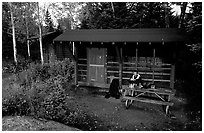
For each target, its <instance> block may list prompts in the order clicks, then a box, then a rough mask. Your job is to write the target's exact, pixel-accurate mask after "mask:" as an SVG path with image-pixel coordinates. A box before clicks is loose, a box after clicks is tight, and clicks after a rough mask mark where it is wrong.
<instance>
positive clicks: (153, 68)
mask: <svg viewBox="0 0 204 133" xmlns="http://www.w3.org/2000/svg"><path fill="white" fill-rule="evenodd" d="M154 69H155V48H154V49H153V75H152V79H153V83H154Z"/></svg>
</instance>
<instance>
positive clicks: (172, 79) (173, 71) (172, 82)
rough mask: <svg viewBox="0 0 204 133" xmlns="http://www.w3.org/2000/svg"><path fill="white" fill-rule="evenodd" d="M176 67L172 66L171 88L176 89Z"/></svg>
mask: <svg viewBox="0 0 204 133" xmlns="http://www.w3.org/2000/svg"><path fill="white" fill-rule="evenodd" d="M174 77H175V65H174V64H172V65H171V77H170V88H171V89H174Z"/></svg>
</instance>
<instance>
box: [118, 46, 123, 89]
mask: <svg viewBox="0 0 204 133" xmlns="http://www.w3.org/2000/svg"><path fill="white" fill-rule="evenodd" d="M122 50H123V49H122V48H120V58H121V61H120V63H119V85H120V88H122V81H123V59H122V58H123V53H122V52H123V51H122Z"/></svg>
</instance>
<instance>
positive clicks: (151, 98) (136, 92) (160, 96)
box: [123, 86, 175, 114]
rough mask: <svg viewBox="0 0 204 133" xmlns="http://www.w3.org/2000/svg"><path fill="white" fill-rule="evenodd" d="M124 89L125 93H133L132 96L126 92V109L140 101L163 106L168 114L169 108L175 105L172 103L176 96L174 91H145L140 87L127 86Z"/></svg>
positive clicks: (149, 89)
mask: <svg viewBox="0 0 204 133" xmlns="http://www.w3.org/2000/svg"><path fill="white" fill-rule="evenodd" d="M124 89H125V91H131V94H130V95H127V93H126V92H125V93H124V95H123V99H124V100H125V106H126V109H128V108H129V107H130V105H131V104H132V103H133V101H138V102H144V103H152V104H158V105H163V106H164V107H165V113H166V114H168V111H169V107H170V106H173V105H174V103H172V102H171V98H172V97H173V96H174V94H175V91H174V90H168V89H164V88H157V89H152V88H148V89H144V88H139V87H138V86H136V87H134V88H130V87H128V86H126V88H124Z"/></svg>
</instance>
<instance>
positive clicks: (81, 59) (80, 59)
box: [78, 58, 87, 61]
mask: <svg viewBox="0 0 204 133" xmlns="http://www.w3.org/2000/svg"><path fill="white" fill-rule="evenodd" d="M78 60H79V61H87V59H83V58H79V59H78Z"/></svg>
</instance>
